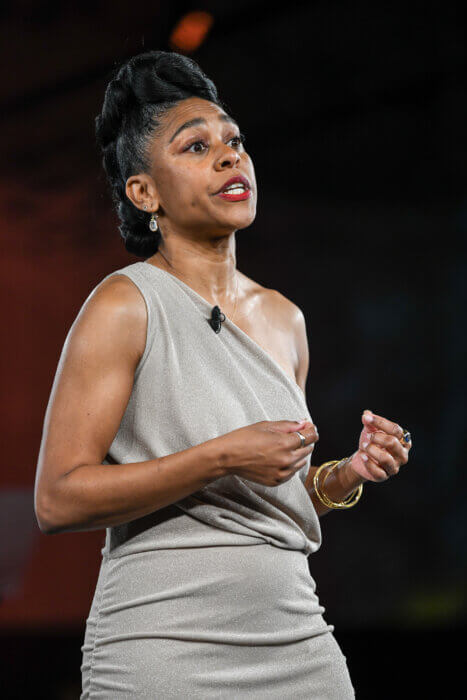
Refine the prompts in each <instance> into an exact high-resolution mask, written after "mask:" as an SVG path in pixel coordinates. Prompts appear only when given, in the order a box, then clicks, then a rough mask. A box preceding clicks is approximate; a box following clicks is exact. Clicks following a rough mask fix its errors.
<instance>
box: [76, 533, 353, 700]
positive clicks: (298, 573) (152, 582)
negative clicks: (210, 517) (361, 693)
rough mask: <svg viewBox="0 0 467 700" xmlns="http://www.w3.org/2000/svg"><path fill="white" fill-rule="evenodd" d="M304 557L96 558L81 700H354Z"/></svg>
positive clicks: (235, 549)
mask: <svg viewBox="0 0 467 700" xmlns="http://www.w3.org/2000/svg"><path fill="white" fill-rule="evenodd" d="M324 611H325V609H324V607H323V606H322V605H321V604H320V602H319V599H318V596H317V594H316V584H315V581H314V579H313V578H312V576H311V574H310V571H309V568H308V559H307V556H306V555H305V554H304V553H303V552H301V551H298V550H290V549H282V548H279V547H276V546H273V545H270V544H266V543H265V544H262V543H260V544H254V545H251V544H249V545H239V546H209V547H186V548H176V549H151V550H147V551H141V552H138V553H134V554H125V555H123V556H120V557H119V556H108V555H106V554H103V557H102V563H101V568H100V571H99V577H98V580H97V585H96V589H95V593H94V598H93V601H92V605H91V609H90V612H89V616H88V618H87V621H86V630H85V637H84V643H83V646H82V647H81V651H82V665H81V675H82V694H81V697H80V700H104V699H105V700H122V699H123V698H125V699H127V698H128V700H129V699H130V698H132V699H133V698H140V699H141V700H156V699H157V700H159V699H160V700H166V699H167V700H169V699H172V698H178V699H182V698H184V699H185V698H195V699H199V700H210V699H211V698H218V699H221V698H228V699H232V700H243V699H244V698H249V699H251V700H252V699H257V700H262V699H264V700H284V698H291V699H292V698H294V700H301V699H303V700H305V699H306V700H311V699H313V700H349V699H351V698H355V692H354V688H353V685H352V682H351V679H350V675H349V671H348V668H347V664H346V658H345V656H344V654H343V653H342V651H341V649H340V647H339V645H338V643H337V640H336V639H335V637H334V635H333V631H334V627H333V625H330V624H328V623H327V622H326V621H325V619H324V618H323V615H322V613H323V612H324Z"/></svg>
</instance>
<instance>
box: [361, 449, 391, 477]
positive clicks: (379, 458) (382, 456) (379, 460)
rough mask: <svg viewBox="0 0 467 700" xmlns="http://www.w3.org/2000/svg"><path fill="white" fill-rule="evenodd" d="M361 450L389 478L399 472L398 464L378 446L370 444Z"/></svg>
mask: <svg viewBox="0 0 467 700" xmlns="http://www.w3.org/2000/svg"><path fill="white" fill-rule="evenodd" d="M363 449H364V451H365V453H366V454H367V455H368V456H369V457H371V459H372V460H373V461H374V462H376V464H377V465H378V466H379V467H380V468H381V469H383V470H384V471H385V472H386V474H388V475H389V476H394V474H397V473H398V472H399V464H398V463H397V462H396V460H395V459H394V457H393V456H392V455H391V454H390V453H389V452H388V451H387V450H385V449H384V448H383V447H378V445H374V444H371V442H370V444H369V445H368V446H367V447H364V448H363Z"/></svg>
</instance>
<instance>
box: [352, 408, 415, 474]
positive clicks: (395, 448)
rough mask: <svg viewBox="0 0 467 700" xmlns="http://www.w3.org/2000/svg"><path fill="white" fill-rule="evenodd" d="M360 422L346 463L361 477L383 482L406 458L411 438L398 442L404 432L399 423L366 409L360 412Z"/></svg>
mask: <svg viewBox="0 0 467 700" xmlns="http://www.w3.org/2000/svg"><path fill="white" fill-rule="evenodd" d="M362 423H363V426H364V427H363V430H362V432H361V434H360V439H359V443H358V450H357V452H355V453H354V455H353V456H352V460H351V462H350V465H349V466H350V467H351V469H352V470H353V471H354V472H355V473H356V474H358V475H359V476H361V477H363V478H364V479H365V480H368V481H386V480H387V479H389V477H390V476H394V474H397V473H398V472H399V469H400V467H401V465H403V464H407V462H408V461H409V450H410V448H411V447H412V441H410V442H408V443H405V442H404V444H402V443H401V441H400V439H401V438H402V436H403V434H404V431H403V430H402V428H401V427H400V425H398V424H397V423H394V422H393V421H390V420H388V419H387V418H383V417H382V416H377V415H376V414H375V413H372V412H371V411H369V410H366V411H364V413H363V414H362ZM365 456H366V457H367V459H366V460H365Z"/></svg>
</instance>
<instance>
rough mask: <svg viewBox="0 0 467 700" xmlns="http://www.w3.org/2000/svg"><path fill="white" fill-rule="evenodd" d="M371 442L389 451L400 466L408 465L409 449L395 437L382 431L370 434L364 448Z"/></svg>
mask: <svg viewBox="0 0 467 700" xmlns="http://www.w3.org/2000/svg"><path fill="white" fill-rule="evenodd" d="M370 442H371V443H372V444H376V445H378V446H379V447H383V448H384V449H385V450H387V451H388V452H389V454H391V455H392V456H393V457H394V459H395V460H396V461H397V462H398V463H399V465H401V464H407V462H408V461H409V453H408V449H406V448H405V447H404V446H403V445H402V443H401V442H400V441H399V440H398V439H397V438H396V437H394V435H388V434H387V433H383V432H382V431H381V430H377V431H376V432H375V433H370V435H369V437H368V438H367V439H366V440H364V441H363V443H362V447H363V448H365V447H366V446H367V445H368V444H369V443H370Z"/></svg>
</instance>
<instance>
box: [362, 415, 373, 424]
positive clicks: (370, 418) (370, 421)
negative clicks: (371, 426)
mask: <svg viewBox="0 0 467 700" xmlns="http://www.w3.org/2000/svg"><path fill="white" fill-rule="evenodd" d="M363 417H364V418H366V419H367V421H368V422H369V423H372V422H373V420H374V418H373V416H372V415H371V413H364V414H363Z"/></svg>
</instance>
